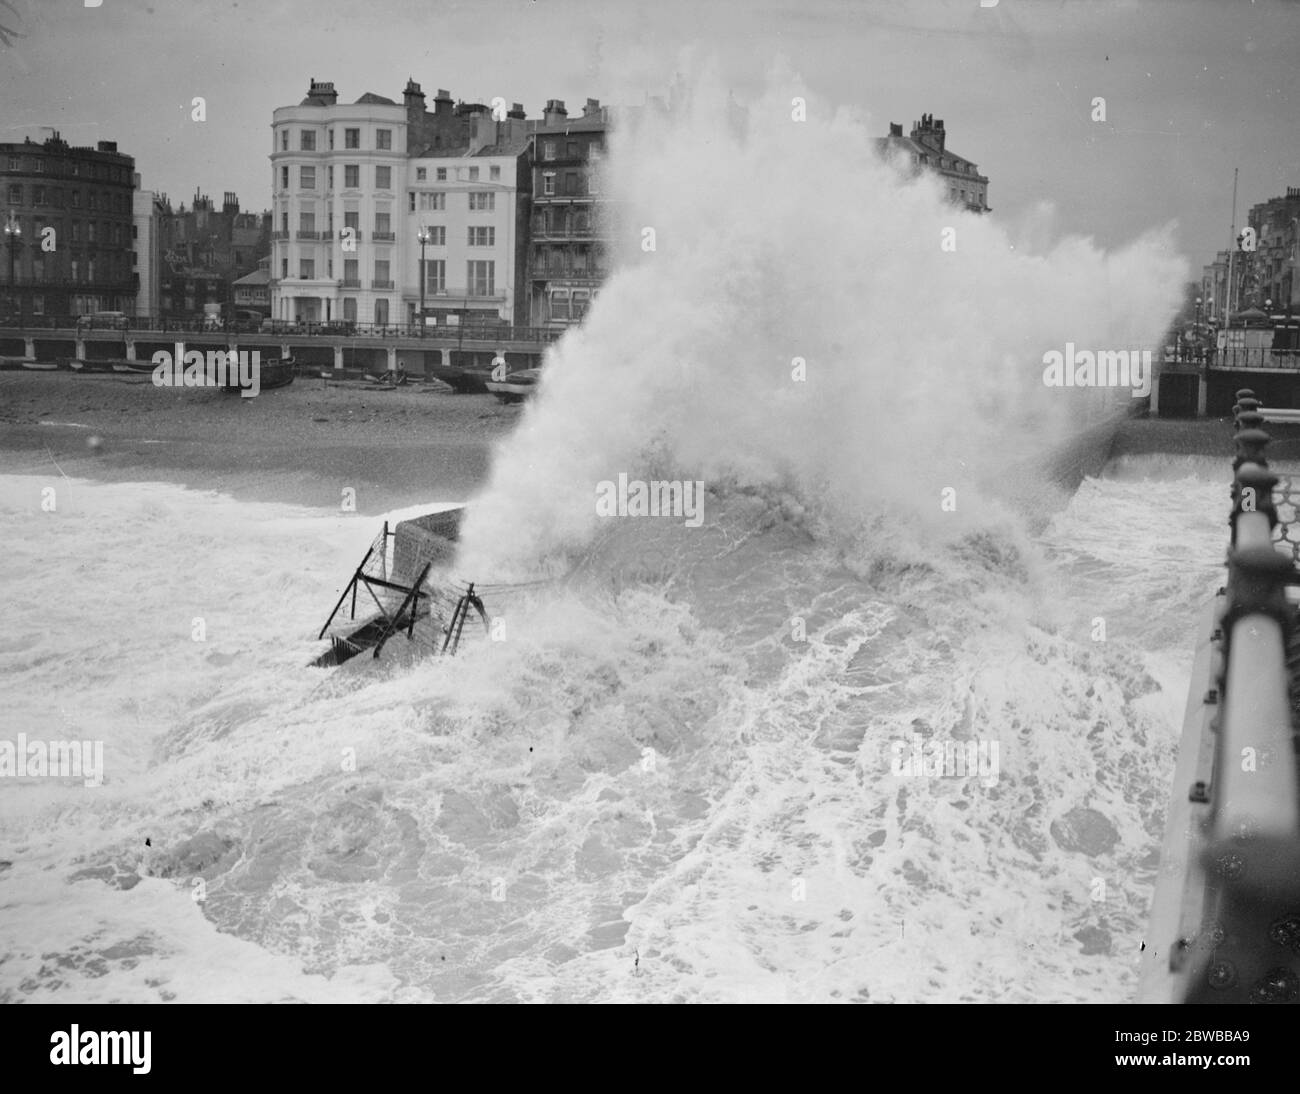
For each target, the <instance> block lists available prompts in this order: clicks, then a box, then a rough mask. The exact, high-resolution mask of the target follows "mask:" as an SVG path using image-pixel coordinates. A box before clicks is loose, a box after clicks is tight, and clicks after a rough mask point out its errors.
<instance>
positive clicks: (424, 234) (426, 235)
mask: <svg viewBox="0 0 1300 1094" xmlns="http://www.w3.org/2000/svg"><path fill="white" fill-rule="evenodd" d="M415 238H416V239H418V240H419V241H420V337H421V338H423V337H424V248H425V246H426V245H427V244H428V242H429V241H430V240H431V239H432V238H433V233H432V232H430V231H429V228H428V225H424V226H422V227H421V228H420V234H419V235H417V236H416V237H415Z"/></svg>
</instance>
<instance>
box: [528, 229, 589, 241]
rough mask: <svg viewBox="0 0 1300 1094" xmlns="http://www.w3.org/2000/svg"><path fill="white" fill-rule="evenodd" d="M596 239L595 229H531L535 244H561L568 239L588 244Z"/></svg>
mask: <svg viewBox="0 0 1300 1094" xmlns="http://www.w3.org/2000/svg"><path fill="white" fill-rule="evenodd" d="M597 238H598V237H597V234H596V229H595V228H559V227H552V228H534V229H533V240H534V241H535V242H546V241H556V242H563V241H565V240H570V239H573V240H581V241H584V242H590V241H592V240H595V239H597Z"/></svg>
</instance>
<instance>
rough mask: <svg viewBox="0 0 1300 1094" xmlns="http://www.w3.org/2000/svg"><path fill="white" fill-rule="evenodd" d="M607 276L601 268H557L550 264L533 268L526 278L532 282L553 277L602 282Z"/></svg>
mask: <svg viewBox="0 0 1300 1094" xmlns="http://www.w3.org/2000/svg"><path fill="white" fill-rule="evenodd" d="M608 275H609V271H608V270H607V269H605V267H603V266H590V265H588V266H583V267H581V268H580V267H577V266H573V265H568V264H566V265H560V266H557V265H555V264H554V263H552V264H551V265H549V266H534V267H533V268H532V269H531V270H530V271H529V274H528V276H529V277H530V278H532V280H534V281H545V280H548V279H550V278H553V277H569V278H573V279H574V280H587V281H603V280H604V279H605V278H606V277H607V276H608Z"/></svg>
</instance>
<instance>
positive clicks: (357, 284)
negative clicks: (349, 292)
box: [339, 277, 361, 289]
mask: <svg viewBox="0 0 1300 1094" xmlns="http://www.w3.org/2000/svg"><path fill="white" fill-rule="evenodd" d="M339 284H340V285H342V286H343V288H345V289H359V288H361V278H359V277H345V278H343V280H342V281H340V282H339Z"/></svg>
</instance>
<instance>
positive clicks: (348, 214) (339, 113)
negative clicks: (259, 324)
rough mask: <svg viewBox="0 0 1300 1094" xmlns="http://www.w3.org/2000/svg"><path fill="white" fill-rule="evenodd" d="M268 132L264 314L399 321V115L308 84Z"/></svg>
mask: <svg viewBox="0 0 1300 1094" xmlns="http://www.w3.org/2000/svg"><path fill="white" fill-rule="evenodd" d="M271 130H272V134H271V135H272V140H273V142H274V144H273V147H272V152H271V173H272V180H271V181H272V193H273V195H274V199H273V203H272V210H271V213H272V231H271V282H270V287H271V306H272V314H273V315H274V316H275V317H276V318H278V319H284V320H297V321H305V322H323V321H329V320H335V319H342V318H345V311H347V312H350V313H351V316H349V317H355V318H356V319H357V320H359V321H361V322H364V323H376V324H378V325H380V326H386V325H387V324H389V323H392V322H397V317H398V316H399V315H400V314H401V294H400V291H399V289H398V287H397V280H398V273H397V271H398V270H399V269H400V268H401V257H402V256H401V252H400V250H399V246H400V243H399V233H398V232H397V224H398V222H399V221H400V219H401V216H402V201H403V190H404V187H405V182H406V178H405V175H406V110H405V109H404V108H403V107H402V106H400V105H399V104H397V103H395V102H393V100H391V99H385V98H383V97H382V96H379V95H371V94H366V95H362V96H361V98H360V99H358V100H357V101H356V102H355V103H351V104H342V105H340V104H339V102H338V93H337V92H336V91H335V89H334V85H333V84H332V83H327V82H318V81H316V80H313V81H312V82H311V87H310V90H309V92H308V95H307V97H306V98H305V99H303V101H302V102H301V103H299V104H298V105H297V106H290V107H281V108H279V109H277V110H276V111H275V112H274V114H273V115H272V124H271ZM345 302H346V303H345Z"/></svg>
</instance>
